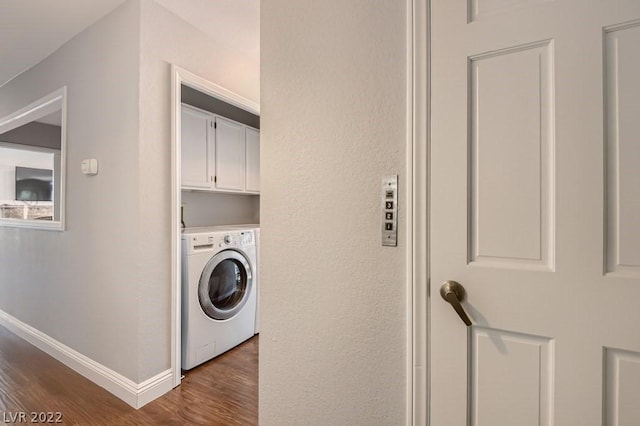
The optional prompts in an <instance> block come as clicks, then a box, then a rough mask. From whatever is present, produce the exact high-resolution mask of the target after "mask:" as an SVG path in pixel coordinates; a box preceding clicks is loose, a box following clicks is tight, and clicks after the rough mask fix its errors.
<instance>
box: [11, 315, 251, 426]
mask: <svg viewBox="0 0 640 426" xmlns="http://www.w3.org/2000/svg"><path fill="white" fill-rule="evenodd" d="M20 413H26V419H25V420H26V421H20V419H19V417H16V416H20ZM31 413H36V415H38V414H39V415H40V416H41V417H42V418H41V419H40V420H41V421H40V423H47V422H45V421H42V420H58V418H59V417H61V418H60V420H61V423H59V424H68V425H187V424H188V425H212V426H227V425H241V426H253V425H257V424H258V336H255V337H253V338H252V339H250V340H248V341H247V342H245V343H243V344H241V345H240V346H238V347H236V348H234V349H232V350H231V351H229V352H227V353H225V354H223V355H220V356H219V357H217V358H215V359H213V360H211V361H209V362H207V363H205V364H203V365H201V366H199V367H196V368H194V369H193V370H190V371H188V372H186V374H185V378H184V379H183V380H182V384H181V385H180V386H178V387H177V388H175V389H173V390H172V391H170V392H168V393H167V394H165V395H163V396H161V397H160V398H158V399H156V400H155V401H152V402H150V403H149V404H147V405H145V406H144V407H142V408H141V409H139V410H135V409H133V408H131V407H130V406H129V405H127V404H125V403H124V402H122V401H121V400H119V399H118V398H116V397H115V396H113V395H111V394H110V393H109V392H107V391H106V390H104V389H102V388H101V387H99V386H97V385H95V384H94V383H92V382H91V381H89V380H87V379H85V378H84V377H82V376H81V375H79V374H77V373H76V372H74V371H73V370H71V369H69V368H68V367H66V366H65V365H63V364H62V363H60V362H59V361H57V360H56V359H54V358H52V357H50V356H49V355H47V354H45V353H44V352H42V351H40V350H39V349H37V348H36V347H34V346H32V345H31V344H29V343H27V342H26V341H24V340H22V339H21V338H20V337H18V336H16V335H15V334H13V333H11V332H10V331H8V330H7V329H5V328H4V327H0V422H3V423H5V424H13V423H15V424H25V423H26V424H30V423H34V422H33V421H32V418H31ZM47 413H52V414H50V415H48V417H49V418H48V419H47V418H46V417H47ZM57 413H59V414H57ZM36 420H37V419H36Z"/></svg>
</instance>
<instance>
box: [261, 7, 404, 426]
mask: <svg viewBox="0 0 640 426" xmlns="http://www.w3.org/2000/svg"><path fill="white" fill-rule="evenodd" d="M405 4H406V2H403V1H396V0H381V1H377V0H376V1H373V0H350V1H344V0H326V1H315V0H299V1H290V0H262V2H261V58H262V62H261V72H262V74H261V86H262V92H261V124H262V128H261V155H262V157H261V159H262V163H261V171H262V182H261V188H262V191H261V196H260V203H261V205H260V210H261V274H262V275H261V292H262V294H261V296H262V297H261V305H260V306H261V308H260V309H261V314H262V316H261V335H260V409H259V410H260V424H261V425H263V426H271V425H278V426H280V425H402V424H405V422H406V420H407V413H406V408H407V400H406V398H407V391H406V384H407V380H408V377H407V374H406V373H407V372H406V364H405V361H406V356H407V353H406V348H407V341H406V336H407V278H408V277H407V272H406V259H407V247H406V241H405V238H403V232H404V231H405V229H406V228H405V226H406V212H407V211H408V210H409V208H410V206H409V205H408V204H407V202H406V199H405V197H404V196H403V195H404V193H403V191H404V189H403V188H406V185H407V179H408V178H409V177H408V170H407V167H406V162H407V161H406V154H407V153H406V141H407V135H406V131H405V128H406V125H407V116H406V114H407V112H406V102H407V99H406V95H405V94H406V50H405V49H406V46H405V36H406V10H405ZM389 174H399V176H400V181H399V187H400V194H401V195H400V204H399V212H400V217H399V220H400V222H399V224H400V242H399V246H398V247H397V248H390V247H381V245H380V241H381V236H380V227H381V212H380V208H381V207H380V203H381V201H380V193H381V180H382V177H383V176H385V175H389Z"/></svg>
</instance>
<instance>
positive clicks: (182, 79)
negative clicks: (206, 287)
mask: <svg viewBox="0 0 640 426" xmlns="http://www.w3.org/2000/svg"><path fill="white" fill-rule="evenodd" d="M182 85H185V86H189V87H191V88H193V89H195V90H197V91H199V92H202V93H205V94H207V95H209V96H211V97H213V98H216V99H219V100H221V101H224V102H226V103H228V104H231V105H233V106H236V107H238V108H241V109H243V110H245V111H248V112H250V113H252V114H255V115H257V116H259V115H260V105H258V104H257V103H255V102H253V101H250V100H249V99H246V98H244V97H242V96H240V95H237V94H235V93H234V92H232V91H230V90H228V89H226V88H224V87H222V86H218V85H217V84H214V83H212V82H210V81H208V80H205V79H204V78H202V77H200V76H198V75H196V74H193V73H191V72H189V71H187V70H185V69H183V68H180V67H179V66H177V65H175V64H174V65H171V371H172V374H173V387H176V386H178V385H180V382H181V380H182V370H181V366H182V359H181V358H182V330H181V321H182V309H181V306H182V269H181V265H180V259H181V249H180V237H181V235H182V231H181V226H180V225H181V221H180V200H181V198H182V194H181V187H180V164H181V158H180V152H181V151H180V150H181V147H182V144H181V140H180V133H181V126H180V122H181V119H182V112H181V105H182V90H181V87H182Z"/></svg>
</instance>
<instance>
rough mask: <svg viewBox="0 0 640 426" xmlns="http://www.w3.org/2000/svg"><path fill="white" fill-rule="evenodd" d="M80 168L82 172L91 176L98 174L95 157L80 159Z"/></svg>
mask: <svg viewBox="0 0 640 426" xmlns="http://www.w3.org/2000/svg"><path fill="white" fill-rule="evenodd" d="M80 169H81V170H82V173H84V174H85V175H88V176H93V175H97V174H98V160H96V159H95V158H88V159H86V160H82V164H81V165H80Z"/></svg>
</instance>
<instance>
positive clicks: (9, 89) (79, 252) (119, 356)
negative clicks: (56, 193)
mask: <svg viewBox="0 0 640 426" xmlns="http://www.w3.org/2000/svg"><path fill="white" fill-rule="evenodd" d="M139 18H140V15H139V8H138V5H137V4H136V3H135V2H127V3H125V4H124V5H123V6H121V7H120V8H118V9H116V10H115V11H114V12H113V13H111V14H110V15H108V16H107V17H105V18H104V19H102V20H100V21H99V22H97V23H96V24H95V25H93V26H92V27H90V28H89V29H87V30H86V31H84V32H82V33H81V34H79V35H78V36H76V37H75V38H73V39H71V40H70V41H69V42H68V43H67V44H65V45H64V46H62V47H61V48H60V49H59V50H57V51H56V52H55V53H54V54H53V55H51V56H50V57H48V58H47V59H45V60H44V61H42V62H41V63H39V64H38V65H36V66H35V67H33V68H31V69H30V70H28V71H26V72H25V73H23V74H21V75H20V76H19V77H17V78H15V79H14V80H12V81H11V82H9V83H8V84H6V85H4V86H2V87H1V88H0V117H1V116H6V115H8V114H10V113H12V112H14V111H16V110H18V109H20V108H22V107H24V106H25V105H28V104H30V103H31V102H33V101H35V100H37V99H39V98H41V97H43V96H45V95H47V94H49V93H51V92H53V91H55V90H56V89H59V88H60V87H62V86H64V85H66V86H67V87H68V92H67V94H68V104H67V105H68V114H67V116H68V120H67V123H68V127H67V138H68V139H67V148H68V152H67V181H66V182H67V187H66V189H67V191H66V193H67V200H66V203H67V204H66V214H67V217H66V225H67V230H66V231H65V232H53V231H42V230H29V229H16V228H0V241H1V243H0V309H2V310H3V311H5V312H7V313H9V314H10V315H12V316H14V317H16V318H18V319H19V320H21V321H23V322H25V323H27V324H29V325H30V326H32V327H34V328H36V329H38V330H40V331H42V332H43V333H45V334H47V335H49V336H51V337H53V338H54V339H56V340H58V341H60V342H62V343H64V344H65V345H67V346H69V347H71V348H72V349H75V350H76V351H78V352H80V353H82V354H84V355H86V356H88V357H89V358H91V359H93V360H95V361H97V362H99V363H101V364H103V365H105V366H107V367H109V368H111V369H113V370H115V371H117V372H118V373H120V374H122V375H124V376H126V377H128V378H129V379H132V380H134V381H137V379H138V362H137V359H138V330H137V324H138V303H139V301H138V292H137V278H138V276H137V266H138V265H137V258H138V237H139V233H138V226H137V225H138V224H137V222H138V219H137V217H138V212H139V209H138V179H137V175H138V173H137V158H138V120H137V117H138V107H139V106H138V88H139V85H138V68H139V67H138V62H139V54H138V50H139V46H138V44H139V32H138V30H139ZM84 158H97V159H98V161H99V162H100V173H99V174H98V175H97V176H93V177H87V176H85V175H83V174H82V173H81V172H80V162H81V161H82V159H84Z"/></svg>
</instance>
